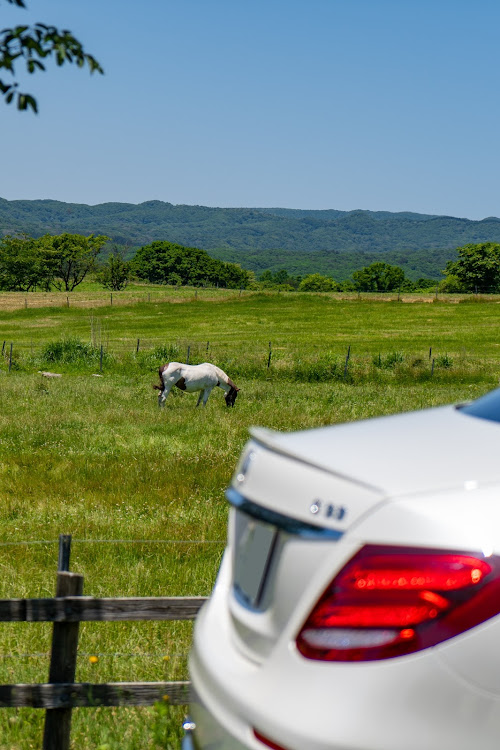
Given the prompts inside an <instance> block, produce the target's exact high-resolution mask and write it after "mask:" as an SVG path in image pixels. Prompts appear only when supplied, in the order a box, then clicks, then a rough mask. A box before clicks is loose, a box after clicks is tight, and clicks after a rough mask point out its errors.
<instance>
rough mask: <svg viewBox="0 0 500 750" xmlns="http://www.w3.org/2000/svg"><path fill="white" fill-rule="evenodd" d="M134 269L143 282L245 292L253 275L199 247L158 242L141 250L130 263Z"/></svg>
mask: <svg viewBox="0 0 500 750" xmlns="http://www.w3.org/2000/svg"><path fill="white" fill-rule="evenodd" d="M131 268H132V270H133V271H134V273H135V274H137V276H139V278H141V279H147V280H148V281H151V282H153V283H154V284H170V283H172V279H173V278H175V279H178V278H180V279H181V283H182V284H189V285H191V286H205V285H211V286H215V285H216V284H217V285H218V286H224V287H228V288H230V289H239V288H243V289H246V288H247V286H248V285H249V283H250V281H251V274H250V273H249V271H245V270H244V269H243V268H241V267H240V266H239V265H237V264H236V263H225V262H224V261H222V260H216V259H215V258H212V257H211V256H210V255H209V254H208V253H207V252H205V250H201V249H200V248H198V247H183V246H182V245H175V244H173V243H172V242H165V241H160V240H158V241H155V242H152V243H151V244H150V245H144V246H143V247H140V248H139V250H138V251H137V253H136V254H135V256H134V258H133V259H132V261H131Z"/></svg>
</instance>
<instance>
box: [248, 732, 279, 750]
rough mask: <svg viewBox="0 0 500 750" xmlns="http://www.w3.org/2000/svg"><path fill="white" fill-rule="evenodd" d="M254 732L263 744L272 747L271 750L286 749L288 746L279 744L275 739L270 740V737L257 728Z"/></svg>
mask: <svg viewBox="0 0 500 750" xmlns="http://www.w3.org/2000/svg"><path fill="white" fill-rule="evenodd" d="M253 733H254V735H255V737H256V738H257V739H258V740H259V742H262V744H263V745H265V746H266V747H270V748H271V750H286V748H285V747H283V745H277V744H276V742H273V740H270V739H269V738H268V737H265V736H264V735H263V734H261V733H260V732H258V731H257V730H256V729H254V730H253Z"/></svg>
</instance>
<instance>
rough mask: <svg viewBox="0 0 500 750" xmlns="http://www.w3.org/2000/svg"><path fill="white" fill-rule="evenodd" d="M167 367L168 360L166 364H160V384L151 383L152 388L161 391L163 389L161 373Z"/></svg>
mask: <svg viewBox="0 0 500 750" xmlns="http://www.w3.org/2000/svg"><path fill="white" fill-rule="evenodd" d="M167 367H168V362H167V364H166V365H162V366H161V367H160V369H159V370H158V377H159V378H160V385H156V383H153V388H154V389H155V391H163V390H164V389H165V383H164V382H163V378H162V373H163V371H164V370H166V369H167Z"/></svg>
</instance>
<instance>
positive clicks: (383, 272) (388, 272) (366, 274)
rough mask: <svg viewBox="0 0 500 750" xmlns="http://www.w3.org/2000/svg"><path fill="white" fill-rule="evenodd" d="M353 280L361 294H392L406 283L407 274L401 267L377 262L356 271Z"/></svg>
mask: <svg viewBox="0 0 500 750" xmlns="http://www.w3.org/2000/svg"><path fill="white" fill-rule="evenodd" d="M352 278H353V281H354V284H355V286H356V289H357V290H358V291H360V292H391V291H394V290H395V289H400V288H401V287H402V286H403V284H404V283H405V281H406V279H405V272H404V271H403V269H402V268H400V267H399V266H391V265H389V263H383V262H381V261H377V262H376V263H372V264H371V265H369V266H365V267H364V268H360V269H359V270H358V271H354V273H353V274H352Z"/></svg>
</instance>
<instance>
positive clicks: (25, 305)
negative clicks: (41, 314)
mask: <svg viewBox="0 0 500 750" xmlns="http://www.w3.org/2000/svg"><path fill="white" fill-rule="evenodd" d="M24 309H25V310H27V309H28V298H27V297H25V298H24Z"/></svg>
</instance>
